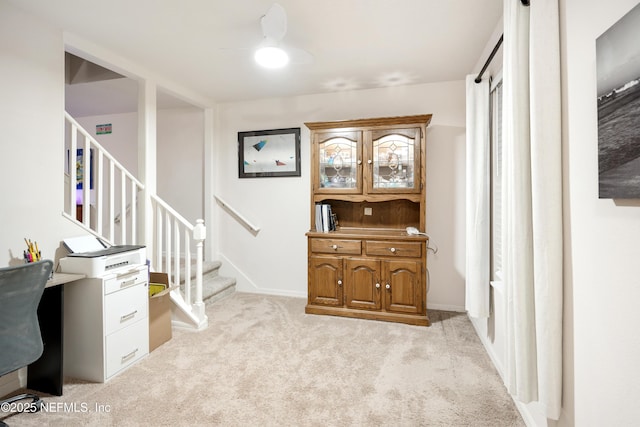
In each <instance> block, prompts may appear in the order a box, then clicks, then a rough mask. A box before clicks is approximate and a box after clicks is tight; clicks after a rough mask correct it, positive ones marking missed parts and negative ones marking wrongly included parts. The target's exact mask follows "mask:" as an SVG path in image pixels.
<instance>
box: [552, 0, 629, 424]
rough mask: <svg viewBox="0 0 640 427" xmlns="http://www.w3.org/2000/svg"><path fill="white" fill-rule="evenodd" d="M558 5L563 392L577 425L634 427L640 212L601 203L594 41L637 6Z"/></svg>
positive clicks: (621, 2)
mask: <svg viewBox="0 0 640 427" xmlns="http://www.w3.org/2000/svg"><path fill="white" fill-rule="evenodd" d="M560 3H561V14H562V20H561V26H562V34H561V40H562V80H563V116H564V117H563V133H564V135H563V136H564V154H565V160H564V167H565V173H564V179H565V196H564V198H565V206H564V207H565V232H564V235H565V260H566V261H565V268H566V280H565V286H566V289H565V300H566V301H567V303H566V304H565V310H566V311H567V312H566V316H565V351H564V353H565V357H566V358H567V359H568V360H567V364H572V365H573V366H570V367H569V369H570V371H573V372H569V373H573V376H574V382H573V385H572V384H566V386H567V388H568V391H567V393H565V396H566V398H567V399H568V400H569V401H571V400H573V401H574V402H575V414H574V418H575V425H579V426H601V425H619V426H623V425H625V426H627V425H637V424H638V422H639V420H640V406H639V405H638V401H640V364H639V361H640V334H639V333H638V325H639V324H640V310H638V302H639V301H640V278H639V277H640V276H639V275H638V262H637V259H636V257H637V256H638V241H640V202H639V201H638V200H633V201H623V200H619V201H616V200H610V199H602V200H599V199H598V163H597V162H598V154H597V149H598V139H597V138H598V134H597V108H596V51H595V40H596V38H597V37H598V36H600V35H601V34H602V33H603V32H604V31H606V30H607V29H608V28H609V27H610V26H611V25H613V24H614V23H615V22H616V21H617V20H618V19H620V18H621V17H622V16H624V15H625V14H626V13H627V12H628V11H629V10H631V9H632V8H633V7H634V6H635V5H637V4H638V1H637V0H611V1H607V2H600V1H596V0H591V1H586V2H585V1H581V0H562V1H561V2H560ZM638 34H639V35H638V37H640V33H638ZM571 362H573V363H571ZM565 365H566V364H565ZM567 379H568V380H569V381H570V380H571V378H570V377H569V378H567ZM571 394H572V395H573V396H571ZM566 420H567V422H566V423H563V424H562V425H570V424H569V422H570V421H571V417H570V416H567V418H566Z"/></svg>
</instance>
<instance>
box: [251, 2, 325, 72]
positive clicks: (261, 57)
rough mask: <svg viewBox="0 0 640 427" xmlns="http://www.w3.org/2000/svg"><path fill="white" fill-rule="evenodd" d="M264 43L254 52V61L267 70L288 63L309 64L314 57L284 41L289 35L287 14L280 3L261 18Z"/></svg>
mask: <svg viewBox="0 0 640 427" xmlns="http://www.w3.org/2000/svg"><path fill="white" fill-rule="evenodd" d="M260 26H261V27H262V42H260V44H259V45H258V47H257V48H256V50H255V52H254V59H255V60H256V62H257V63H258V64H260V65H261V66H263V67H266V68H280V67H284V66H285V65H287V64H288V63H294V64H308V63H310V62H311V61H313V56H312V55H311V54H310V53H309V52H307V51H306V50H304V49H299V48H295V47H291V46H287V45H285V44H283V43H282V39H283V38H284V36H285V35H286V34H287V12H286V11H285V10H284V8H283V7H282V6H281V5H279V4H278V3H274V4H273V5H271V7H270V8H269V10H268V11H267V13H265V14H264V15H263V16H262V17H261V18H260Z"/></svg>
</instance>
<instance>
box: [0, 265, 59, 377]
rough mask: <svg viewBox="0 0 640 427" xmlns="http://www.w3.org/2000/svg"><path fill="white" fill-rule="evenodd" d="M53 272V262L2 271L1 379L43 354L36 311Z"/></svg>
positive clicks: (0, 277) (1, 269)
mask: <svg viewBox="0 0 640 427" xmlns="http://www.w3.org/2000/svg"><path fill="white" fill-rule="evenodd" d="M52 268H53V262H51V261H50V260H44V261H38V262H33V263H29V264H24V265H20V266H17V267H6V268H0V376H2V375H5V374H8V373H9V372H13V371H15V370H17V369H20V368H22V367H24V366H27V365H29V364H30V363H32V362H34V361H36V360H37V359H38V358H39V357H40V355H41V354H42V337H41V336H40V326H39V325H38V312H37V310H38V304H39V303H40V298H41V297H42V293H43V292H44V286H45V284H46V283H47V279H49V276H50V275H51V269H52Z"/></svg>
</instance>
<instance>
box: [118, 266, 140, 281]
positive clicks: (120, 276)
mask: <svg viewBox="0 0 640 427" xmlns="http://www.w3.org/2000/svg"><path fill="white" fill-rule="evenodd" d="M137 273H138V269H136V268H134V269H133V270H129V271H127V272H126V273H122V274H118V275H117V276H116V277H117V278H118V279H122V278H123V277H127V276H131V275H132V274H137Z"/></svg>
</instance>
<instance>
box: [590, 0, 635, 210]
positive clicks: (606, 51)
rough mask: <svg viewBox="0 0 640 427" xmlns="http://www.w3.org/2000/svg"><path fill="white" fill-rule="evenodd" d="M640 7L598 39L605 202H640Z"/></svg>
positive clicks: (601, 191)
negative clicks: (639, 38)
mask: <svg viewBox="0 0 640 427" xmlns="http://www.w3.org/2000/svg"><path fill="white" fill-rule="evenodd" d="M638 28H640V5H638V6H636V7H634V8H633V9H631V11H630V12H629V13H627V14H626V15H625V16H623V17H622V18H620V20H619V21H618V22H616V23H615V24H614V25H612V26H611V27H610V28H609V29H608V30H607V31H605V32H604V33H603V34H602V35H601V36H600V37H598V38H597V39H596V70H597V78H598V80H597V83H598V85H597V88H598V184H599V194H598V195H599V197H600V198H601V199H640V185H638V183H639V182H640V45H639V44H638Z"/></svg>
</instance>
